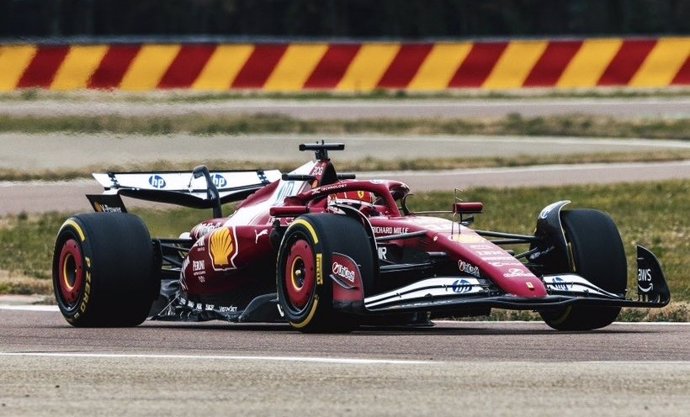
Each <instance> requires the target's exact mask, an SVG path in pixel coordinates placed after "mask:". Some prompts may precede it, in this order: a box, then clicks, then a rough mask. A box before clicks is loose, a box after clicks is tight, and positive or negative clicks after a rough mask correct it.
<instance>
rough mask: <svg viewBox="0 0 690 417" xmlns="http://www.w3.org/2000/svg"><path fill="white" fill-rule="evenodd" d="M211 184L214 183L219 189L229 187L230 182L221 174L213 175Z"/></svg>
mask: <svg viewBox="0 0 690 417" xmlns="http://www.w3.org/2000/svg"><path fill="white" fill-rule="evenodd" d="M211 182H212V183H213V185H215V186H216V187H219V188H222V187H225V186H226V185H228V180H226V179H225V177H224V176H222V175H220V174H213V175H211Z"/></svg>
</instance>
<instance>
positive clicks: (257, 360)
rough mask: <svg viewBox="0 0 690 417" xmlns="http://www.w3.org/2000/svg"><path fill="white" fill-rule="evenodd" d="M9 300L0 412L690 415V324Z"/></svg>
mask: <svg viewBox="0 0 690 417" xmlns="http://www.w3.org/2000/svg"><path fill="white" fill-rule="evenodd" d="M46 310H48V311H26V310H7V309H4V308H0V363H2V365H3V366H2V367H0V415H7V416H18V417H22V416H42V415H55V414H58V415H60V414H62V413H64V411H65V410H69V411H70V414H72V415H87V414H88V415H128V416H146V415H180V416H181V415H190V414H193V415H205V414H221V415H229V414H236V413H237V414H239V413H241V414H242V415H249V416H284V415H294V414H302V415H326V414H328V415H337V416H348V415H357V416H380V415H383V416H399V415H401V414H402V415H411V416H426V415H429V416H432V415H433V416H457V415H467V416H481V415H487V413H491V415H498V416H534V415H563V416H581V415H585V414H586V413H589V414H590V415H597V416H640V415H664V416H684V415H686V414H685V413H686V412H687V410H688V408H689V407H690V396H688V392H690V362H689V360H690V343H689V342H690V326H689V325H684V324H613V325H612V326H609V327H608V328H606V329H604V330H600V331H594V332H584V333H562V332H556V331H554V330H550V329H549V328H547V327H546V326H545V325H544V324H541V323H524V322H514V323H490V322H441V323H439V324H437V326H435V327H433V328H421V329H400V328H388V329H382V330H373V329H364V330H360V331H357V332H354V333H352V334H349V335H325V334H321V335H319V334H315V335H304V334H300V333H297V332H294V331H292V330H290V329H289V328H288V327H287V326H285V325H252V326H250V325H228V324H224V323H215V322H213V323H206V324H176V323H158V322H147V323H145V324H144V325H142V326H140V327H136V328H129V329H76V328H72V327H70V326H69V325H68V324H67V323H66V322H64V320H63V319H62V318H61V317H60V315H59V313H57V312H55V311H54V308H53V309H46Z"/></svg>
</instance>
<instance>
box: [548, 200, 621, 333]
mask: <svg viewBox="0 0 690 417" xmlns="http://www.w3.org/2000/svg"><path fill="white" fill-rule="evenodd" d="M561 216H562V223H563V229H564V231H565V236H566V240H567V242H568V246H569V249H570V252H571V254H572V258H573V264H571V265H570V266H571V272H573V273H576V274H578V275H581V276H582V277H584V278H585V279H587V280H588V281H589V282H591V283H592V284H594V285H596V286H598V287H599V288H601V289H604V290H606V291H608V292H612V293H615V294H623V293H624V292H625V288H626V285H627V270H628V267H627V262H626V258H625V250H624V248H623V241H622V240H621V237H620V234H619V233H618V228H617V227H616V225H615V224H614V222H613V220H612V219H611V218H610V217H609V216H608V215H607V214H606V213H603V212H601V211H597V210H589V209H582V210H569V211H564V212H563V213H562V214H561ZM558 272H562V271H558ZM620 310H621V308H620V307H599V306H587V305H577V306H568V307H566V308H565V309H562V310H558V311H544V312H541V316H542V318H543V319H544V321H545V322H546V324H548V325H549V326H551V327H552V328H554V329H557V330H593V329H598V328H601V327H605V326H608V325H609V324H611V323H612V322H613V321H614V320H615V319H616V317H618V313H620Z"/></svg>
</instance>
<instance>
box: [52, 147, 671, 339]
mask: <svg viewBox="0 0 690 417" xmlns="http://www.w3.org/2000/svg"><path fill="white" fill-rule="evenodd" d="M299 149H300V150H301V151H314V152H315V154H316V158H315V160H314V161H311V162H308V163H306V164H304V165H302V166H301V167H299V168H297V169H296V170H294V171H292V172H290V173H288V174H281V173H280V172H279V171H277V170H272V171H262V170H257V171H227V172H210V171H209V170H208V169H207V168H206V167H205V166H200V167H197V168H195V169H194V170H193V172H191V173H190V172H186V173H185V172H146V173H142V172H139V173H112V172H111V173H104V174H94V177H95V178H96V180H97V181H98V182H100V183H101V184H102V185H103V186H104V188H105V191H104V192H103V193H102V194H96V195H89V196H87V197H88V198H89V200H90V202H91V204H92V206H93V207H94V209H95V210H96V213H87V214H79V215H75V216H73V217H70V218H69V219H67V220H66V221H65V222H64V224H63V225H62V227H61V228H60V230H59V232H58V236H57V240H56V242H55V251H54V256H53V285H54V291H55V297H56V299H57V303H58V305H59V308H60V311H61V312H62V314H63V316H64V317H65V318H66V319H67V321H68V322H69V323H70V324H72V325H74V326H104V327H107V326H135V325H138V324H140V323H142V322H143V321H144V320H146V319H147V318H150V319H153V320H188V321H204V320H213V319H220V320H226V321H229V322H281V321H282V322H285V321H286V322H288V323H289V324H290V326H291V327H292V328H294V329H298V330H300V331H303V332H343V331H350V330H353V329H355V328H356V327H357V326H360V325H382V324H385V325H418V326H421V325H430V324H431V323H432V322H431V321H430V320H432V319H434V318H438V317H450V316H452V317H462V316H476V315H486V314H488V313H489V312H490V310H491V309H492V308H502V309H517V310H534V311H537V312H539V314H540V315H541V317H542V318H543V319H544V321H545V322H546V323H547V324H548V325H549V326H551V327H552V328H554V329H558V330H591V329H596V328H601V327H604V326H607V325H609V324H610V323H611V322H613V321H614V320H615V319H616V317H617V315H618V313H619V312H620V310H621V307H643V308H650V307H662V306H665V305H666V304H668V302H669V301H670V292H669V289H668V286H667V284H666V281H665V278H664V274H663V272H662V269H661V267H660V265H659V262H658V260H657V259H656V257H655V256H654V255H653V254H652V253H651V252H650V251H648V250H647V249H645V248H643V247H641V246H638V247H637V270H638V274H637V297H636V299H629V298H626V291H627V290H626V285H627V278H626V277H627V264H626V256H625V252H624V248H623V243H622V241H621V238H620V235H619V233H618V230H617V228H616V226H615V224H614V223H613V221H612V220H611V218H610V217H609V216H608V215H607V214H605V213H603V212H601V211H596V210H589V209H577V210H563V208H564V206H566V205H567V204H568V203H569V201H559V202H556V203H553V204H551V205H549V206H547V207H545V208H544V209H543V210H542V211H541V213H540V214H539V217H538V219H537V220H536V230H535V232H534V234H533V235H521V234H511V233H501V232H494V231H483V230H474V229H472V228H470V226H471V224H472V221H473V218H474V217H473V216H475V215H477V214H479V213H481V212H482V209H483V204H482V203H479V202H465V201H458V199H457V197H456V201H454V202H452V204H451V202H449V210H448V212H446V213H445V216H446V217H443V216H444V213H441V212H424V213H422V212H413V211H412V210H411V209H410V208H409V207H408V201H407V200H408V197H409V196H410V195H411V194H410V193H409V191H410V190H409V188H408V186H407V185H405V184H403V183H402V182H399V181H392V180H374V181H369V180H366V181H365V180H357V179H355V176H354V175H352V174H339V173H337V172H336V170H335V167H334V165H333V163H332V162H331V160H330V159H329V155H328V152H329V151H336V150H343V149H344V145H343V144H332V143H323V142H321V143H316V144H303V145H300V148H299ZM121 196H128V197H133V198H139V199H145V200H151V201H157V202H165V203H173V204H177V205H182V206H187V207H196V208H209V209H212V210H213V218H212V219H210V220H205V221H202V222H201V223H199V224H198V225H196V226H195V227H194V228H192V229H191V230H190V231H186V232H184V233H182V234H181V235H180V237H179V238H177V239H159V238H153V239H152V238H151V237H150V235H149V232H148V229H147V227H146V226H145V224H144V223H143V221H142V220H141V219H140V218H139V217H137V216H135V215H133V214H130V213H127V210H126V208H125V206H124V204H123V201H122V199H121ZM229 202H238V205H237V207H236V209H235V211H234V213H233V214H232V215H231V216H229V217H224V216H223V214H222V205H223V204H225V203H229ZM512 245H522V246H523V247H524V250H522V251H520V252H519V253H516V251H515V250H509V249H506V248H505V247H517V246H512Z"/></svg>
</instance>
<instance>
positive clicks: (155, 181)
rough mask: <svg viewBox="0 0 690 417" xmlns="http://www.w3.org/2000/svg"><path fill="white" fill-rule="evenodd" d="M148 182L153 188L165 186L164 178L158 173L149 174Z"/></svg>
mask: <svg viewBox="0 0 690 417" xmlns="http://www.w3.org/2000/svg"><path fill="white" fill-rule="evenodd" d="M149 184H151V185H152V186H153V187H155V188H165V180H164V179H163V177H161V176H160V175H151V176H150V177H149Z"/></svg>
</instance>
